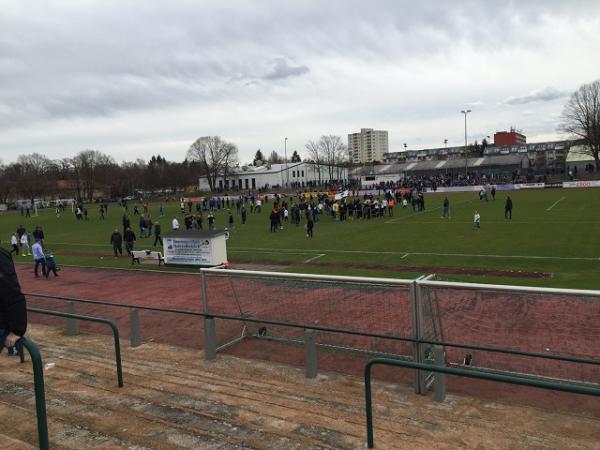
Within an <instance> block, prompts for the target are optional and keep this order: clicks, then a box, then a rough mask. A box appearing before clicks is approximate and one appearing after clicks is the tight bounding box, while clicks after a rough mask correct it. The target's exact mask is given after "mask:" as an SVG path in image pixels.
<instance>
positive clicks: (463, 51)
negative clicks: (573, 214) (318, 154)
mask: <svg viewBox="0 0 600 450" xmlns="http://www.w3.org/2000/svg"><path fill="white" fill-rule="evenodd" d="M573 3H574V2H564V1H559V0H548V1H545V2H521V1H519V2H517V1H510V0H509V1H507V2H496V1H491V0H487V1H486V0H463V1H462V2H452V3H450V2H439V1H433V0H431V1H429V0H424V1H421V2H418V3H416V4H415V3H414V2H412V1H409V0H378V1H376V2H375V3H374V4H373V5H370V4H369V5H367V4H366V3H364V1H361V0H331V1H328V2H322V1H318V0H302V1H293V0H290V1H289V2H281V1H278V0H257V1H255V2H246V1H242V0H240V1H235V0H231V1H228V2H220V3H218V2H210V1H208V0H199V1H197V2H190V1H184V2H172V3H165V2H159V1H157V0H147V1H146V2H143V5H142V6H140V3H139V2H135V1H131V0H104V1H100V0H88V1H86V2H72V1H69V0H53V1H52V2H36V8H35V9H31V8H30V7H29V6H28V5H27V2H22V0H3V2H2V14H0V29H1V30H2V33H0V129H1V130H2V133H0V155H1V156H2V157H3V158H4V159H5V160H6V159H9V156H6V155H5V153H6V154H8V153H10V152H14V151H16V150H15V149H18V151H19V152H22V153H26V152H28V151H29V149H35V151H39V150H40V147H39V146H44V145H46V143H48V151H49V152H51V151H55V152H56V153H59V152H64V151H65V150H64V149H65V147H64V146H61V145H60V143H59V142H58V138H56V139H57V140H56V142H54V141H50V139H49V138H48V134H49V133H50V132H52V133H53V134H54V135H55V136H60V139H66V138H65V136H67V137H69V136H71V137H70V138H69V142H70V144H69V145H70V146H69V147H68V148H78V149H81V148H86V147H89V146H91V145H94V146H95V147H96V148H100V149H103V150H105V151H107V152H110V151H111V149H123V148H136V147H137V145H136V141H135V139H137V138H139V136H137V135H136V136H133V135H131V134H127V133H126V132H125V131H124V130H123V126H124V125H127V128H130V129H135V130H144V132H145V133H148V137H149V138H150V137H151V138H152V139H151V140H152V141H153V142H162V141H165V140H168V141H169V142H180V141H183V142H185V141H186V140H190V139H193V138H195V137H197V136H198V135H200V134H222V135H224V137H228V136H235V137H236V138H237V139H238V141H237V142H236V143H237V144H238V146H239V147H240V150H241V152H242V154H243V152H244V149H245V148H248V151H249V152H252V151H255V150H256V148H258V147H261V148H269V147H273V148H276V147H277V145H279V142H280V141H281V139H279V137H278V136H279V135H283V136H288V137H290V145H292V137H291V136H292V133H294V132H296V133H297V134H298V136H297V139H298V140H299V141H300V144H299V145H298V148H300V149H301V148H302V147H303V143H304V142H305V141H306V140H307V139H310V138H313V137H315V136H319V135H320V134H331V133H334V134H340V135H342V136H343V135H344V134H345V133H347V132H350V131H352V130H353V129H354V128H360V127H362V126H374V127H377V128H383V127H387V128H388V129H389V130H390V142H391V144H392V145H394V142H395V141H397V142H400V145H401V143H402V142H404V141H405V140H406V141H409V142H411V141H412V142H417V141H419V142H423V143H427V142H431V143H432V145H438V144H439V142H442V141H443V139H444V138H449V139H450V140H451V141H452V139H456V140H457V141H458V142H459V143H460V141H461V139H462V138H461V135H462V131H461V129H462V128H461V116H460V114H459V112H458V111H460V109H463V108H465V107H467V106H468V107H469V108H470V109H473V113H472V114H471V115H470V116H469V124H471V122H473V127H474V128H475V127H477V128H479V129H482V130H483V129H486V128H487V129H490V132H492V131H493V129H494V128H496V127H505V126H507V125H506V124H511V123H513V121H514V115H515V111H516V110H517V108H516V107H518V106H520V105H523V104H528V106H527V109H528V110H531V111H532V114H531V116H528V117H527V120H528V121H531V122H533V121H535V120H537V119H536V118H537V117H540V116H547V115H548V114H550V113H552V112H553V111H551V110H547V109H544V108H551V107H555V106H556V102H554V103H553V102H551V101H550V100H554V99H559V98H561V97H562V96H564V95H566V91H563V89H567V88H569V89H575V88H576V87H577V86H578V85H579V84H581V83H582V82H586V81H589V80H590V79H595V78H597V68H596V67H595V66H594V61H593V58H589V59H586V58H581V57H580V56H579V55H580V54H596V53H598V51H600V37H599V36H598V33H596V29H597V27H595V26H594V24H595V23H596V22H594V20H595V19H594V18H595V17H598V16H599V15H600V3H598V2H588V3H587V5H586V6H585V7H583V3H582V4H581V5H577V4H576V5H575V6H573ZM572 48H578V49H580V50H579V52H578V53H574V52H573V51H572ZM548 55H552V58H549V57H548ZM516 67H518V70H517V69H515V68H516ZM539 86H555V87H556V88H554V89H551V88H547V89H543V90H541V91H533V90H534V89H536V88H538V87H539ZM526 92H529V94H527V95H522V96H514V95H515V93H526ZM511 95H512V96H511ZM502 99H506V100H504V101H502ZM469 100H476V101H472V102H471V103H470V104H466V103H465V102H466V101H469ZM291 105H293V107H291ZM232 118H235V120H232ZM539 122H540V123H541V122H542V120H541V119H540V120H539ZM72 123H77V136H75V135H74V132H73V129H70V128H69V124H72ZM60 127H63V128H60ZM524 128H525V127H524ZM530 128H531V129H535V128H534V127H533V126H531V127H530ZM97 129H102V131H103V132H102V133H97V132H96V131H95V130H97ZM105 130H110V137H109V136H107V133H106V132H105ZM261 133H262V134H261ZM488 134H489V132H488ZM454 135H456V137H455V138H454V137H453V136H454ZM165 137H168V139H167V138H165ZM271 140H272V141H273V142H271ZM50 142H51V144H50ZM34 143H35V145H34ZM103 144H104V146H105V147H103ZM173 145H174V144H173ZM71 146H72V147H71ZM184 150H185V149H184ZM114 151H115V152H117V150H114ZM165 151H170V149H167V150H165ZM11 154H12V153H11ZM116 156H117V157H120V154H118V153H116ZM128 157H129V156H128Z"/></svg>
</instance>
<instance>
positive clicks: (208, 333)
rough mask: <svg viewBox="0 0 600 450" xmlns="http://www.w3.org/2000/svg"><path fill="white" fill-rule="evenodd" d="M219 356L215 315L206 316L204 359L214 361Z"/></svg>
mask: <svg viewBox="0 0 600 450" xmlns="http://www.w3.org/2000/svg"><path fill="white" fill-rule="evenodd" d="M216 358H217V330H216V327H215V318H214V317H205V318H204V360H205V361H214V360H215V359H216Z"/></svg>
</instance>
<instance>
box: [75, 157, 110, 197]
mask: <svg viewBox="0 0 600 450" xmlns="http://www.w3.org/2000/svg"><path fill="white" fill-rule="evenodd" d="M71 164H72V166H73V171H74V173H75V180H76V182H77V194H78V196H79V197H80V198H85V199H87V200H89V201H91V200H92V199H93V197H94V191H95V190H96V187H97V185H98V183H107V182H108V181H109V178H108V176H107V175H108V174H107V172H108V171H107V169H108V168H109V167H110V166H113V165H115V164H116V163H115V161H114V160H113V159H112V158H111V157H110V156H108V155H106V154H104V153H102V152H100V151H98V150H84V151H82V152H79V153H78V154H77V155H75V157H74V158H73V159H72V160H71Z"/></svg>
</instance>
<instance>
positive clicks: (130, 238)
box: [123, 228, 136, 255]
mask: <svg viewBox="0 0 600 450" xmlns="http://www.w3.org/2000/svg"><path fill="white" fill-rule="evenodd" d="M123 240H124V241H125V250H127V254H128V255H131V252H132V251H133V244H134V243H135V240H136V239H135V233H134V232H133V230H132V229H131V228H127V229H126V230H125V234H124V235H123Z"/></svg>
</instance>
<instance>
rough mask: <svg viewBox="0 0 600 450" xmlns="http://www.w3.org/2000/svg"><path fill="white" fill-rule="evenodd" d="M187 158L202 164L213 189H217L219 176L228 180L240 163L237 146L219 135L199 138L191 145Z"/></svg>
mask: <svg viewBox="0 0 600 450" xmlns="http://www.w3.org/2000/svg"><path fill="white" fill-rule="evenodd" d="M187 158H188V160H190V161H197V162H198V163H199V164H200V168H201V171H202V172H203V173H204V175H206V178H207V180H208V186H209V187H210V190H211V191H213V190H215V187H216V186H215V185H216V182H217V178H218V177H219V176H222V177H223V178H224V179H225V180H226V178H227V176H228V175H229V173H230V172H231V171H232V170H233V168H234V167H235V166H236V165H237V164H239V161H238V150H237V147H236V146H235V145H234V144H232V143H229V142H226V141H224V140H222V139H221V138H220V137H219V136H204V137H201V138H198V139H197V140H196V141H195V142H194V143H193V144H192V145H191V146H190V148H189V150H188V152H187Z"/></svg>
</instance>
